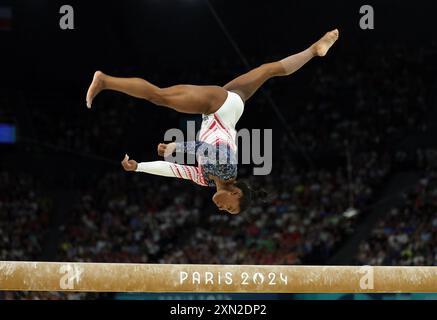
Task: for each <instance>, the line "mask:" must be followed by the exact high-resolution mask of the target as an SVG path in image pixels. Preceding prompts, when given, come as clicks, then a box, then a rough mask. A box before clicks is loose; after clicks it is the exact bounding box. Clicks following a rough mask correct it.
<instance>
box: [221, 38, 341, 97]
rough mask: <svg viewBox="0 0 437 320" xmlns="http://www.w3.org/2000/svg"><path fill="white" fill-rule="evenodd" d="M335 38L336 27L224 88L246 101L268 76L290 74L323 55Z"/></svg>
mask: <svg viewBox="0 0 437 320" xmlns="http://www.w3.org/2000/svg"><path fill="white" fill-rule="evenodd" d="M337 39H338V30H337V29H335V30H333V31H330V32H327V33H326V34H325V35H324V36H323V37H322V38H321V39H320V40H319V41H317V42H316V43H314V44H313V45H311V46H310V47H309V48H307V49H306V50H304V51H302V52H299V53H297V54H294V55H291V56H289V57H287V58H285V59H282V60H280V61H276V62H271V63H266V64H263V65H261V66H259V67H258V68H255V69H253V70H251V71H249V72H247V73H245V74H243V75H241V76H239V77H238V78H236V79H234V80H232V81H231V82H229V83H228V84H226V85H225V86H224V88H225V89H226V90H229V91H233V92H235V93H237V94H238V95H240V96H241V98H242V99H243V100H244V101H246V100H248V99H249V98H250V97H251V96H252V95H253V94H254V93H255V92H256V91H257V90H258V89H259V88H260V87H261V86H262V84H263V83H264V82H266V81H267V80H269V79H270V78H273V77H280V76H287V75H290V74H292V73H294V72H296V71H297V70H299V69H300V68H301V67H302V66H303V65H304V64H306V63H307V62H308V61H310V60H311V59H312V58H313V57H316V56H320V57H323V56H325V55H326V53H327V52H328V50H329V48H331V46H332V45H333V44H334V42H335V41H337Z"/></svg>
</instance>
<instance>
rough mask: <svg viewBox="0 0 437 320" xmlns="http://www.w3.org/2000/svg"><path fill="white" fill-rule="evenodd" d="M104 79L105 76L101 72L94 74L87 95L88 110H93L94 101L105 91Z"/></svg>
mask: <svg viewBox="0 0 437 320" xmlns="http://www.w3.org/2000/svg"><path fill="white" fill-rule="evenodd" d="M104 77H105V74H104V73H103V72H101V71H96V72H95V73H94V78H93V82H91V85H90V87H89V88H88V92H87V94H86V106H87V108H88V109H91V105H92V103H93V100H94V98H95V97H96V96H97V95H98V94H99V92H100V91H102V90H104V89H105V83H104Z"/></svg>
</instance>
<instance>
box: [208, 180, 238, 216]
mask: <svg viewBox="0 0 437 320" xmlns="http://www.w3.org/2000/svg"><path fill="white" fill-rule="evenodd" d="M242 196H243V192H242V191H241V190H240V189H239V188H237V187H235V186H231V187H230V188H229V189H227V190H217V192H216V193H215V194H214V196H213V197H212V201H213V202H214V203H215V205H216V206H217V208H218V209H219V210H224V211H227V212H229V213H231V214H238V213H240V198H241V197H242Z"/></svg>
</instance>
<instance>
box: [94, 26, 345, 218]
mask: <svg viewBox="0 0 437 320" xmlns="http://www.w3.org/2000/svg"><path fill="white" fill-rule="evenodd" d="M338 35H339V33H338V30H337V29H335V30H333V31H330V32H327V33H326V34H325V35H324V36H323V37H322V38H321V39H320V40H318V41H317V42H315V43H314V44H312V45H311V46H310V47H309V48H307V49H306V50H304V51H302V52H300V53H297V54H294V55H291V56H289V57H286V58H284V59H282V60H280V61H276V62H271V63H266V64H263V65H261V66H259V67H257V68H255V69H253V70H251V71H249V72H247V73H245V74H243V75H241V76H239V77H238V78H236V79H234V80H232V81H231V82H229V83H228V84H226V85H225V86H223V87H220V86H195V85H175V86H172V87H168V88H159V87H157V86H155V85H153V84H151V83H150V82H148V81H146V80H143V79H139V78H116V77H111V76H109V75H106V74H104V73H102V72H100V71H97V72H96V73H95V74H94V78H93V81H92V83H91V85H90V87H89V89H88V92H87V96H86V103H87V107H88V108H91V104H92V102H93V99H94V98H95V97H96V95H97V94H98V93H99V92H101V91H102V90H115V91H119V92H122V93H125V94H128V95H130V96H133V97H137V98H143V99H146V100H148V101H150V102H152V103H153V104H156V105H158V106H164V107H168V108H172V109H174V110H176V111H178V112H183V113H195V114H196V113H198V114H202V115H203V121H202V126H201V130H200V132H199V139H198V141H189V142H183V143H175V142H172V143H168V144H165V143H160V144H159V145H158V155H159V156H164V157H166V156H168V155H170V154H172V153H173V152H175V151H176V152H185V153H190V154H194V155H196V157H197V160H198V164H199V165H198V166H197V167H196V166H187V165H181V164H175V163H172V162H167V161H151V162H141V163H137V162H136V161H135V160H131V159H129V156H128V155H125V157H124V159H123V161H122V162H121V164H122V166H123V168H124V169H125V170H126V171H136V172H146V173H150V174H155V175H160V176H166V177H177V178H183V179H189V180H192V181H194V182H195V183H197V184H199V185H202V186H210V187H215V188H216V189H217V191H216V193H215V194H214V196H213V198H212V201H213V202H214V203H215V204H216V205H217V207H218V209H219V210H226V211H228V212H229V213H231V214H237V213H240V212H243V211H245V210H246V209H247V208H248V207H250V204H251V203H252V201H253V200H254V199H256V198H260V197H265V196H266V193H265V192H264V191H260V190H254V189H251V188H250V187H249V186H248V185H247V184H246V183H245V182H237V180H236V178H237V160H236V150H237V146H236V141H235V137H236V130H235V125H236V124H237V122H238V120H239V119H240V117H241V115H242V114H243V110H244V104H245V103H246V101H247V100H248V99H249V98H250V97H251V96H252V95H253V94H254V93H255V92H256V91H257V90H258V88H260V87H261V85H262V84H263V83H264V82H266V81H267V80H268V79H270V78H273V77H280V76H287V75H290V74H292V73H293V72H295V71H297V70H298V69H300V68H301V67H302V66H303V65H304V64H306V63H307V62H308V61H310V60H311V59H312V58H313V57H316V56H318V57H323V56H325V55H326V53H327V52H328V50H329V49H330V48H331V46H332V45H333V44H334V43H335V41H337V39H338ZM211 150H212V151H211Z"/></svg>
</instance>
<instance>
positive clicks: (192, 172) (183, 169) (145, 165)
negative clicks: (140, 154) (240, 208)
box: [121, 155, 208, 186]
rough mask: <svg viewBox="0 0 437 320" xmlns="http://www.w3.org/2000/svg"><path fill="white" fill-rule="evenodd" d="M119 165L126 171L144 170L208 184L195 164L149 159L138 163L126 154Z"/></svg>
mask: <svg viewBox="0 0 437 320" xmlns="http://www.w3.org/2000/svg"><path fill="white" fill-rule="evenodd" d="M121 165H122V166H123V168H124V170H126V171H133V172H145V173H149V174H153V175H157V176H163V177H174V178H181V179H187V180H191V181H193V182H195V183H197V184H199V185H201V186H207V185H208V184H207V182H206V181H205V179H204V178H203V176H202V173H201V171H200V169H199V168H197V167H195V166H187V165H181V164H177V163H172V162H167V161H149V162H140V163H138V162H136V161H135V160H131V159H129V156H128V155H125V157H124V159H123V161H122V162H121Z"/></svg>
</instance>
